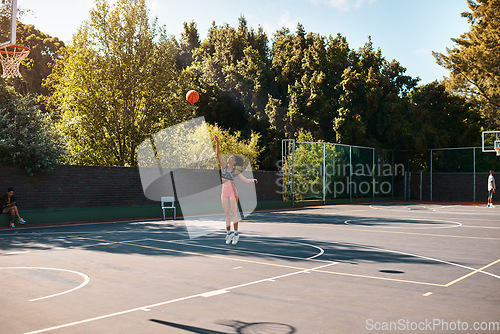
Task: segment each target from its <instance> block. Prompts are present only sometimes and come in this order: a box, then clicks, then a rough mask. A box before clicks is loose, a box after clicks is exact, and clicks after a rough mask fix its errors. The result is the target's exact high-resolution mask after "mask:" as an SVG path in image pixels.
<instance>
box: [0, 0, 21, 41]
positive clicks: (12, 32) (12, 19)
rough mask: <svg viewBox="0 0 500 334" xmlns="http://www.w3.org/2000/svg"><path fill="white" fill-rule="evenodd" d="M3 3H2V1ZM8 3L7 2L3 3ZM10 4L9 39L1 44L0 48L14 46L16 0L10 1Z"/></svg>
mask: <svg viewBox="0 0 500 334" xmlns="http://www.w3.org/2000/svg"><path fill="white" fill-rule="evenodd" d="M2 2H3V1H2ZM5 2H7V3H8V2H9V1H5ZM10 2H11V4H12V8H11V15H10V39H9V40H8V41H6V42H4V43H2V44H0V48H3V47H5V46H8V45H11V44H16V26H17V0H11V1H10Z"/></svg>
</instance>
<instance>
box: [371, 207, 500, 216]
mask: <svg viewBox="0 0 500 334" xmlns="http://www.w3.org/2000/svg"><path fill="white" fill-rule="evenodd" d="M452 206H453V207H461V206H458V205H450V206H439V207H437V208H449V207H452ZM368 207H369V208H370V209H373V210H381V211H392V212H394V211H397V212H415V213H427V214H448V215H454V214H456V215H480V216H493V215H495V216H496V215H498V213H497V214H495V213H494V212H457V211H441V210H437V209H432V208H429V210H411V209H410V208H408V207H406V208H405V209H401V208H389V207H383V206H380V205H369V206H368ZM476 207H477V206H476ZM485 208H486V207H485Z"/></svg>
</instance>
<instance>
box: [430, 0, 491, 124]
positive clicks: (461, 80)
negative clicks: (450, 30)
mask: <svg viewBox="0 0 500 334" xmlns="http://www.w3.org/2000/svg"><path fill="white" fill-rule="evenodd" d="M468 3H469V8H470V10H471V11H470V12H465V13H462V16H463V17H465V18H467V20H468V22H469V23H470V25H471V27H470V30H469V32H466V33H464V34H463V35H461V36H460V37H459V38H452V41H453V42H455V47H453V48H452V49H447V50H446V53H447V54H443V53H437V52H434V53H433V54H434V57H436V59H437V62H438V64H440V65H441V66H443V67H445V68H447V69H449V70H450V72H451V73H450V77H449V78H448V79H447V80H445V82H446V85H447V87H448V89H449V90H450V91H452V92H454V93H458V94H460V95H461V96H464V97H466V98H468V99H469V100H470V102H472V103H477V104H478V105H479V106H480V108H481V113H482V115H483V117H484V118H485V119H486V121H487V127H488V128H491V129H495V128H499V127H500V0H478V1H472V0H468Z"/></svg>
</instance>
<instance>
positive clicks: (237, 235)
mask: <svg viewBox="0 0 500 334" xmlns="http://www.w3.org/2000/svg"><path fill="white" fill-rule="evenodd" d="M239 239H240V234H239V233H238V234H236V233H235V234H234V237H233V245H236V244H237V243H238V240H239Z"/></svg>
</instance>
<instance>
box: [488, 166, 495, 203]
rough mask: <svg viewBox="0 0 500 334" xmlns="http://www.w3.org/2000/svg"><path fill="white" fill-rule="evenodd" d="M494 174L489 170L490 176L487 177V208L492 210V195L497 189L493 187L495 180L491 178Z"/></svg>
mask: <svg viewBox="0 0 500 334" xmlns="http://www.w3.org/2000/svg"><path fill="white" fill-rule="evenodd" d="M493 174H495V172H494V171H493V170H490V176H488V208H494V207H495V206H494V205H493V194H494V193H495V191H496V189H497V187H496V185H495V178H494V177H493Z"/></svg>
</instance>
